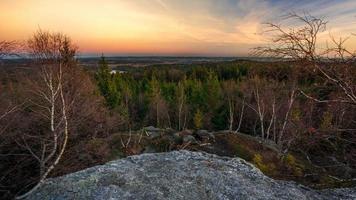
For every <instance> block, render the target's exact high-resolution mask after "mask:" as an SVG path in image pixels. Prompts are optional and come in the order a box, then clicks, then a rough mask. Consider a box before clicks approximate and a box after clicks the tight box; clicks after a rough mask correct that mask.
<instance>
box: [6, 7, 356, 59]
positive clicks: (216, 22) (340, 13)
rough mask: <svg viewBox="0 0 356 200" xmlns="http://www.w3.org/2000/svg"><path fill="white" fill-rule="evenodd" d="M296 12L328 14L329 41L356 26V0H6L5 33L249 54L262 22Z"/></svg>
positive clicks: (91, 48) (120, 46)
mask: <svg viewBox="0 0 356 200" xmlns="http://www.w3.org/2000/svg"><path fill="white" fill-rule="evenodd" d="M291 11H295V12H302V11H304V12H309V13H311V14H312V15H315V16H318V17H319V16H320V17H325V18H326V19H327V20H328V21H329V25H328V27H329V30H330V31H328V32H327V33H324V36H323V37H324V38H322V39H325V40H326V38H327V36H328V35H330V33H331V34H333V35H336V36H347V35H348V34H350V33H352V32H354V33H355V32H356V0H313V1H312V0H0V22H1V23H0V40H25V39H26V38H28V37H29V36H30V35H31V34H32V33H33V32H34V31H35V30H36V29H38V28H39V27H40V28H41V29H43V30H50V31H56V32H57V31H59V32H63V33H65V34H67V35H68V36H70V37H71V38H72V39H73V41H74V42H75V43H76V44H77V45H78V46H79V48H80V52H81V53H82V54H87V53H94V54H98V53H101V52H103V53H106V54H116V55H183V56H245V55H248V52H249V51H250V49H251V48H252V47H255V46H257V45H261V44H263V43H264V42H265V40H264V39H263V37H262V36H261V34H260V33H261V31H262V27H263V25H262V24H261V23H263V22H267V21H277V20H278V18H279V17H280V16H282V15H283V14H286V13H288V12H291ZM348 45H350V46H355V45H356V39H353V38H352V39H350V41H349V44H348Z"/></svg>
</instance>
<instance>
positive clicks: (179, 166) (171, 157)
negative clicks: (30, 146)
mask: <svg viewBox="0 0 356 200" xmlns="http://www.w3.org/2000/svg"><path fill="white" fill-rule="evenodd" d="M355 195H356V191H355V190H354V189H343V190H337V191H335V192H334V191H331V190H328V191H323V192H321V191H315V190H312V189H309V188H307V187H303V186H300V185H297V184H295V183H293V182H285V181H276V180H273V179H271V178H269V177H266V176H265V175H263V174H262V173H261V171H260V170H258V169H257V168H255V167H254V166H253V165H251V164H250V163H248V162H246V161H244V160H243V159H240V158H233V159H231V158H226V157H219V156H216V155H210V154H207V153H199V152H189V151H176V152H169V153H159V154H142V155H138V156H132V157H128V158H125V159H121V160H116V161H112V162H109V163H107V164H105V165H101V166H96V167H93V168H89V169H86V170H83V171H80V172H76V173H73V174H69V175H66V176H63V177H59V178H55V179H49V180H47V181H46V182H45V184H44V185H43V186H41V187H40V189H39V190H38V191H36V192H35V193H33V194H32V195H31V196H29V197H28V199H41V200H45V199H58V200H59V199H61V200H62V199H83V200H84V199H85V200H86V199H148V200H150V199H152V200H160V199H182V200H183V199H184V200H189V199H206V200H208V199H292V200H293V199H298V200H303V199H313V200H314V199H315V200H318V199H323V200H324V199H355Z"/></svg>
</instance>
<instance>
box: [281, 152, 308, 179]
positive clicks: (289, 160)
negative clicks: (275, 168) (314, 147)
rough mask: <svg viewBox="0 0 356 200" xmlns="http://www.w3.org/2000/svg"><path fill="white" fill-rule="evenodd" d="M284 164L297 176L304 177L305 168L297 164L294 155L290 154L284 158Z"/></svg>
mask: <svg viewBox="0 0 356 200" xmlns="http://www.w3.org/2000/svg"><path fill="white" fill-rule="evenodd" d="M284 163H285V164H286V166H287V167H288V169H289V170H291V171H292V173H293V174H294V175H295V176H302V175H303V170H304V169H303V166H301V165H300V164H298V163H297V161H296V159H295V157H294V156H293V155H292V154H290V153H289V154H287V155H286V156H285V157H284Z"/></svg>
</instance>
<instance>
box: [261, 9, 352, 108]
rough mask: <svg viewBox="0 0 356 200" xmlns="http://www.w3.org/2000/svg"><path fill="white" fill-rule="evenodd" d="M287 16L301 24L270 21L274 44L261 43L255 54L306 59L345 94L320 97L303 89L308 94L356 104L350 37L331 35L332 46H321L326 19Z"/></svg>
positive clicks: (268, 34) (306, 15) (304, 60)
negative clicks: (334, 97) (333, 97)
mask: <svg viewBox="0 0 356 200" xmlns="http://www.w3.org/2000/svg"><path fill="white" fill-rule="evenodd" d="M283 20H284V21H285V20H287V21H293V22H296V23H298V25H300V26H298V28H293V27H286V26H282V25H281V24H276V23H266V24H265V25H266V26H267V29H266V31H265V32H264V33H265V34H266V35H267V36H270V37H271V44H272V45H269V46H263V47H257V48H255V49H254V54H255V55H259V56H269V57H273V58H280V59H291V60H293V61H298V62H302V63H305V64H306V65H309V66H311V67H312V68H314V69H316V70H317V71H318V72H320V74H321V76H322V77H323V78H325V79H326V80H327V81H328V82H330V83H332V84H334V85H335V86H337V87H338V88H339V89H340V90H341V91H342V94H343V97H339V98H337V99H332V100H319V99H318V98H315V97H312V96H311V95H308V94H306V93H305V92H303V91H301V93H302V94H303V95H304V96H306V97H307V98H309V99H311V100H313V101H316V102H319V103H328V102H340V103H347V104H352V105H356V86H355V83H354V78H353V73H352V72H351V71H352V70H354V67H355V61H356V59H355V58H356V52H352V51H350V50H348V49H347V48H345V43H346V42H347V39H348V38H346V39H343V38H340V39H339V40H337V39H335V38H334V37H333V36H331V46H329V45H326V46H325V47H323V48H319V49H318V48H317V44H318V42H319V41H318V36H319V34H320V33H322V32H324V31H325V30H326V25H327V21H326V20H324V19H322V18H317V17H314V16H311V15H309V14H305V15H304V16H302V15H298V14H296V13H291V14H289V15H287V16H286V17H285V18H283ZM326 61H327V62H326Z"/></svg>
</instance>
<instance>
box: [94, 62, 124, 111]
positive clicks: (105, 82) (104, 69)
mask: <svg viewBox="0 0 356 200" xmlns="http://www.w3.org/2000/svg"><path fill="white" fill-rule="evenodd" d="M95 78H96V80H97V84H98V87H99V91H100V93H101V94H102V95H103V96H104V98H105V100H106V103H107V105H108V106H109V107H110V108H112V109H113V108H115V107H116V106H117V105H118V103H119V99H120V97H119V92H118V88H117V85H116V84H115V82H114V81H113V79H112V76H111V74H110V69H109V66H108V64H107V62H106V60H105V57H104V56H102V57H101V59H100V61H99V70H98V72H97V73H96V76H95Z"/></svg>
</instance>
